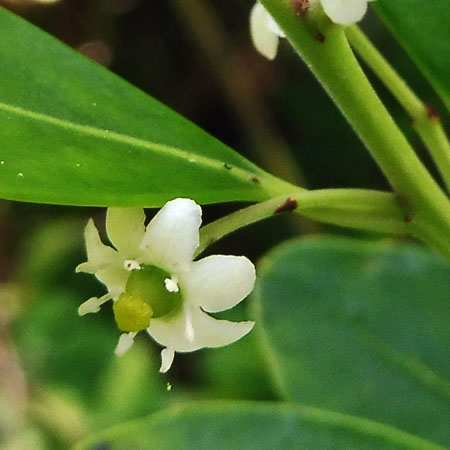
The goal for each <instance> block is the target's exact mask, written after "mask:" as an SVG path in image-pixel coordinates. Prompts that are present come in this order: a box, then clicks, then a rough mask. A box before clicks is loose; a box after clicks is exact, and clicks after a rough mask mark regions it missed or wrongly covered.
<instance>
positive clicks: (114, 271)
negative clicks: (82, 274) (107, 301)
mask: <svg viewBox="0 0 450 450" xmlns="http://www.w3.org/2000/svg"><path fill="white" fill-rule="evenodd" d="M95 276H96V277H97V278H98V279H99V280H100V281H101V282H102V283H103V284H104V285H105V286H106V288H107V289H108V292H109V293H110V294H111V295H112V297H113V298H114V300H117V297H118V296H119V295H120V294H121V293H122V292H124V291H125V288H126V285H127V281H128V277H129V276H130V272H129V271H128V270H126V269H124V267H123V264H120V261H119V263H118V264H115V265H114V264H111V265H110V266H109V267H107V268H106V269H102V270H99V271H98V272H96V273H95Z"/></svg>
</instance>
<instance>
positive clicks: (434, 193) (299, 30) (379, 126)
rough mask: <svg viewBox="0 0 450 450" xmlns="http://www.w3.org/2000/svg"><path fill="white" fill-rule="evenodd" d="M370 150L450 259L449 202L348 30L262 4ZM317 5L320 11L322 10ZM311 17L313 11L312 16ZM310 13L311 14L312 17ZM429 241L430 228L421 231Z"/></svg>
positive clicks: (284, 5) (274, 2)
mask: <svg viewBox="0 0 450 450" xmlns="http://www.w3.org/2000/svg"><path fill="white" fill-rule="evenodd" d="M261 3H262V4H263V5H264V7H265V8H266V9H267V10H268V11H269V13H270V14H271V15H272V16H273V17H274V19H275V20H276V21H277V23H278V25H279V26H280V27H281V28H282V29H283V31H284V32H285V33H286V36H287V38H288V39H289V41H290V42H291V44H292V45H293V47H294V48H295V50H296V51H297V52H298V53H299V55H300V56H301V57H302V58H303V59H304V61H305V62H306V64H307V65H308V66H309V68H310V69H311V71H312V72H313V73H314V75H315V76H316V77H317V79H318V80H319V81H320V82H321V83H322V85H323V87H324V88H325V89H326V91H327V92H328V94H329V95H330V96H331V98H332V99H333V100H334V101H335V103H336V105H337V106H338V107H339V108H340V109H341V111H342V113H343V114H344V115H345V117H346V118H347V120H348V121H349V123H350V124H351V126H352V127H353V128H354V130H355V131H356V133H357V134H358V135H359V137H360V138H361V140H362V141H363V142H364V144H365V145H366V147H367V148H368V149H369V151H370V153H371V154H372V156H373V158H374V159H375V160H376V162H377V163H378V165H379V166H380V168H381V169H382V171H383V172H384V174H385V175H386V177H387V178H388V180H389V181H390V183H391V184H392V186H393V187H394V189H395V190H396V192H397V194H398V196H399V198H402V199H403V201H404V202H405V203H406V204H407V205H408V206H409V207H410V208H411V211H412V221H413V222H414V223H420V222H422V221H426V222H427V223H430V224H432V226H433V227H434V229H435V230H436V231H437V233H433V235H434V236H440V237H439V239H438V242H434V246H435V247H437V249H438V250H439V251H440V252H441V253H442V254H445V255H446V256H447V257H450V202H449V199H448V198H447V196H446V195H445V194H444V192H443V191H442V190H441V189H440V188H439V186H438V185H437V183H436V182H435V181H434V179H433V178H432V177H431V175H430V174H429V172H428V171H427V170H426V168H425V167H424V166H423V164H422V163H421V161H420V160H419V159H418V157H417V155H416V154H415V153H414V150H413V149H412V148H411V146H410V144H409V143H408V141H407V140H406V138H405V136H404V135H403V133H402V132H401V131H400V129H399V128H398V126H397V125H396V124H395V122H394V120H393V119H392V117H391V116H390V114H389V112H388V111H387V110H386V108H385V107H384V105H383V104H382V102H381V101H380V99H379V98H378V96H377V94H376V93H375V91H374V89H373V88H372V86H371V84H370V83H369V81H368V80H367V77H366V76H365V74H364V72H363V71H362V69H361V67H360V66H359V64H358V61H357V60H356V58H355V56H354V54H353V52H352V50H351V48H350V45H349V43H348V41H347V39H346V37H345V32H344V28H343V27H342V26H338V25H335V24H332V23H331V22H330V21H329V20H328V19H326V18H325V20H321V21H320V24H319V21H318V20H317V21H315V23H310V22H308V21H307V20H306V18H305V17H302V16H300V15H298V14H296V12H295V9H294V6H293V3H292V1H291V0H261ZM317 8H318V7H316V8H315V9H317ZM308 14H309V13H308ZM308 14H307V16H308ZM417 230H420V231H419V233H421V234H420V238H421V239H423V240H424V241H426V242H429V241H430V239H429V236H427V235H426V234H424V233H425V232H426V231H425V227H417Z"/></svg>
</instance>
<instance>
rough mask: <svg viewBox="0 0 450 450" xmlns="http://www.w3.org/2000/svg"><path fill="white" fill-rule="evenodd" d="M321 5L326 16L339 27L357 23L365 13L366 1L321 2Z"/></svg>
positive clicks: (338, 0)
mask: <svg viewBox="0 0 450 450" xmlns="http://www.w3.org/2000/svg"><path fill="white" fill-rule="evenodd" d="M321 3H322V7H323V9H324V11H325V13H326V14H327V16H328V17H329V18H330V19H331V20H332V21H333V22H335V23H339V24H341V25H351V24H353V23H356V22H359V21H360V20H361V19H362V18H363V17H364V14H365V13H366V11H367V0H321Z"/></svg>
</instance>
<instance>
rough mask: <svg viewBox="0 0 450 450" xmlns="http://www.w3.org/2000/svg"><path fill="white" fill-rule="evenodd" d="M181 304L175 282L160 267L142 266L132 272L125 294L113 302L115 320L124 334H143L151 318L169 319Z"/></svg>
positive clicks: (180, 297)
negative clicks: (125, 332)
mask: <svg viewBox="0 0 450 450" xmlns="http://www.w3.org/2000/svg"><path fill="white" fill-rule="evenodd" d="M181 303H182V296H181V293H180V292H179V289H178V285H177V281H176V279H174V278H171V276H170V274H168V273H167V272H165V271H164V270H161V269H159V268H158V267H155V266H143V267H141V269H140V270H133V271H132V272H131V274H130V277H129V278H128V282H127V285H126V289H125V292H124V293H123V294H121V295H120V297H119V298H118V299H117V300H116V301H115V302H114V305H113V310H114V317H115V319H116V323H117V326H118V327H119V328H120V329H121V330H122V331H127V332H137V331H142V330H145V329H146V328H148V326H149V325H150V319H151V318H155V319H156V318H159V317H163V316H167V315H169V314H171V313H173V312H175V311H176V310H177V309H179V307H180V306H181Z"/></svg>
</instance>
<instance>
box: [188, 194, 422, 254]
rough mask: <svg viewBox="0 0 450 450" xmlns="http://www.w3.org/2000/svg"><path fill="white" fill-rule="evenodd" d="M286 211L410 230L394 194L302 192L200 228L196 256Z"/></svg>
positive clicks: (341, 222)
mask: <svg viewBox="0 0 450 450" xmlns="http://www.w3.org/2000/svg"><path fill="white" fill-rule="evenodd" d="M288 211H295V212H296V213H298V214H301V215H303V216H306V217H308V218H311V219H314V220H319V221H321V222H325V223H330V224H333V225H339V226H345V227H350V228H357V229H363V230H369V231H376V232H380V233H391V234H408V233H413V232H414V227H413V226H412V224H411V222H410V221H409V213H408V211H407V210H405V209H404V208H403V207H402V205H401V204H400V203H399V202H398V200H397V198H396V197H395V195H394V194H390V193H386V192H378V191H370V190H365V189H321V190H317V191H302V192H295V193H293V194H292V195H284V196H282V197H277V198H272V199H270V200H268V201H265V202H261V203H257V204H255V205H252V206H249V207H248V208H244V209H240V210H238V211H236V212H234V213H232V214H229V215H228V216H225V217H222V218H220V219H219V220H216V221H215V222H212V223H210V224H208V225H206V226H204V227H202V228H201V230H200V245H199V247H198V249H197V251H196V256H197V255H199V254H200V253H202V252H203V251H204V250H205V249H206V248H207V247H208V246H210V245H211V244H213V243H214V242H216V241H217V240H219V239H220V238H222V237H223V236H225V235H227V234H229V233H231V232H233V231H235V230H237V229H239V228H242V227H244V226H247V225H250V224H252V223H255V222H257V221H259V220H262V219H266V218H268V217H272V216H274V215H277V214H280V213H283V212H288Z"/></svg>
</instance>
